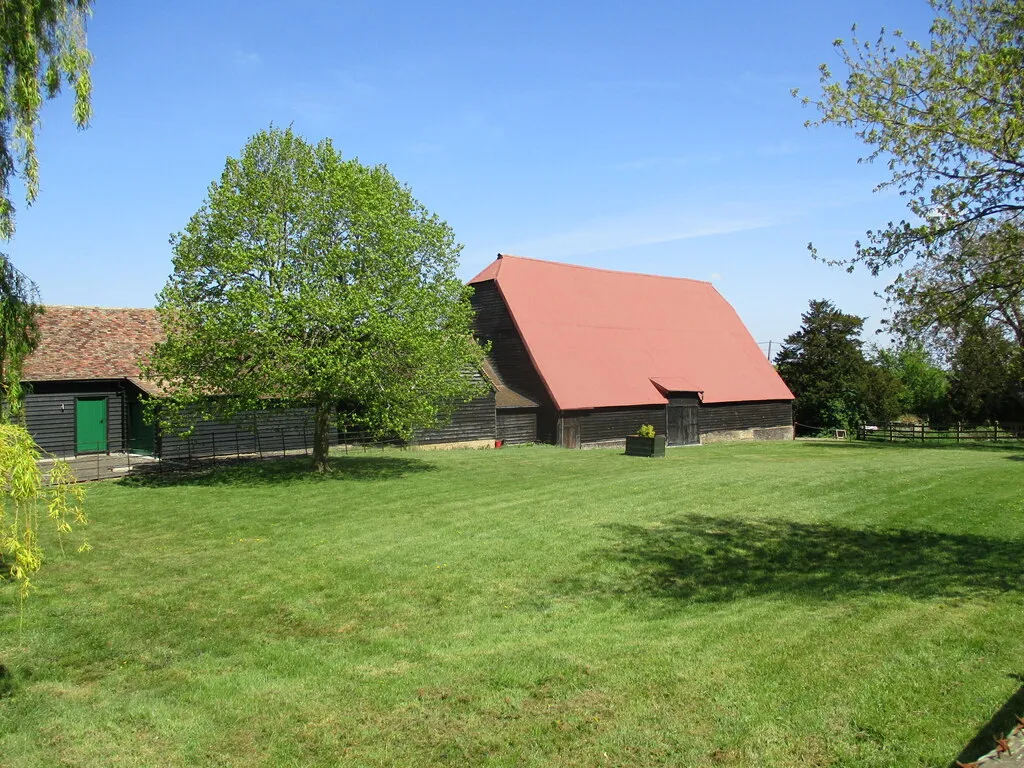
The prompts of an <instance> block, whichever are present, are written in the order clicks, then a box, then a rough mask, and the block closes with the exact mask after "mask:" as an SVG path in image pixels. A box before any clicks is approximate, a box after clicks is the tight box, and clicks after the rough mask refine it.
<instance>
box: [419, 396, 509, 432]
mask: <svg viewBox="0 0 1024 768" xmlns="http://www.w3.org/2000/svg"><path fill="white" fill-rule="evenodd" d="M494 413H495V410H494V391H493V390H492V391H491V392H489V393H488V394H487V395H485V396H484V397H478V398H476V399H475V400H470V401H469V402H468V403H462V404H460V405H459V407H458V408H456V409H455V413H453V414H452V418H451V421H450V422H449V423H448V424H446V425H445V426H443V427H437V428H436V429H424V430H417V431H416V432H414V433H413V439H412V443H413V444H414V445H440V444H443V443H463V442H472V441H474V440H492V441H493V440H494V439H495V435H496V427H495V418H494Z"/></svg>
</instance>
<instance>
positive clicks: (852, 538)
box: [602, 515, 1024, 603]
mask: <svg viewBox="0 0 1024 768" xmlns="http://www.w3.org/2000/svg"><path fill="white" fill-rule="evenodd" d="M610 528H611V529H612V531H613V532H614V533H615V534H616V535H617V538H618V541H617V542H616V543H615V544H614V545H613V546H612V547H611V548H610V549H608V550H606V552H605V555H606V556H607V557H608V558H610V559H611V560H613V561H614V562H617V563H619V564H620V565H624V566H626V567H624V568H621V569H615V571H614V573H615V576H614V577H613V578H612V580H611V581H610V582H609V580H608V578H607V576H608V574H606V575H605V578H604V580H603V581H602V590H603V591H610V592H611V593H613V594H618V595H621V596H624V597H631V596H637V595H640V596H646V597H655V598H663V599H664V598H669V599H675V600H678V601H680V602H686V603H722V602H728V601H733V600H741V599H746V598H751V597H760V596H768V595H786V596H796V597H801V598H807V599H815V600H829V599H832V598H838V597H843V596H847V595H858V594H870V593H889V594H898V595H904V596H907V597H912V598H930V597H964V596H970V595H978V594H982V593H989V594H996V593H1002V592H1008V591H1012V590H1020V589H1022V588H1024V558H1021V557H1020V551H1021V542H1019V541H1013V540H1009V541H1004V540H1001V539H996V538H989V537H985V536H977V535H973V534H949V533H936V532H933V531H921V530H906V529H897V530H892V529H882V528H862V529H855V528H843V527H840V526H836V525H832V524H826V523H798V522H792V521H788V520H736V519H732V518H717V517H710V516H703V515H687V516H684V517H679V518H676V519H672V520H668V521H665V522H662V523H660V524H657V525H654V526H650V527H644V526H637V525H613V526H610Z"/></svg>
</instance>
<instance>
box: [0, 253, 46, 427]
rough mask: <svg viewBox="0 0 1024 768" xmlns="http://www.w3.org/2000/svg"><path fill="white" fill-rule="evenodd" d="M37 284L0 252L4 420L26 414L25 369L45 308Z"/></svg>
mask: <svg viewBox="0 0 1024 768" xmlns="http://www.w3.org/2000/svg"><path fill="white" fill-rule="evenodd" d="M38 299H39V292H38V289H37V288H36V285H35V283H33V282H32V281H31V280H29V279H28V278H27V277H26V276H25V275H23V274H22V273H21V272H19V271H18V270H17V269H15V268H14V266H13V265H12V264H11V262H10V261H9V260H8V259H7V257H6V256H4V255H3V254H0V420H2V421H8V420H9V418H10V417H11V416H13V417H18V416H20V415H21V414H22V405H23V394H24V393H23V391H22V386H21V372H22V368H23V366H24V362H25V358H26V357H28V355H29V354H30V353H31V352H32V351H33V350H34V349H35V348H36V346H37V345H38V344H39V326H38V324H37V322H36V320H37V318H38V316H39V315H40V314H42V311H43V308H42V306H41V305H40V304H39V303H38Z"/></svg>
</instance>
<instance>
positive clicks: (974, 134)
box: [794, 0, 1024, 274]
mask: <svg viewBox="0 0 1024 768" xmlns="http://www.w3.org/2000/svg"><path fill="white" fill-rule="evenodd" d="M930 2H931V6H932V8H933V9H934V11H935V13H936V18H935V20H934V22H933V24H932V27H931V39H930V40H929V41H928V42H927V43H919V42H914V41H908V40H905V39H904V37H903V35H902V34H901V33H900V32H899V31H896V32H894V33H892V34H891V35H890V34H887V33H886V31H885V30H884V29H883V30H882V32H881V33H880V34H879V37H878V39H877V41H876V42H874V43H872V42H870V41H861V40H859V39H857V38H856V37H855V38H854V39H853V40H851V41H850V42H849V43H846V42H845V41H843V40H837V41H836V43H835V46H836V49H837V51H838V53H839V55H840V57H841V58H842V63H843V67H844V69H845V70H846V74H845V78H843V77H837V76H835V75H833V73H832V71H831V69H830V68H829V67H828V66H827V65H824V64H823V65H822V66H821V88H822V90H821V95H820V96H819V97H818V98H817V99H809V98H804V99H803V101H804V103H806V104H812V105H814V106H816V107H817V108H818V110H819V112H820V118H819V119H818V120H815V121H809V123H808V124H809V125H838V126H842V127H846V128H850V129H852V130H853V131H854V132H855V133H856V135H857V136H858V138H860V139H861V140H863V141H864V143H865V144H867V145H868V146H869V147H871V152H870V153H869V154H868V155H867V157H866V158H864V159H865V160H866V161H872V160H875V159H878V158H885V159H887V167H888V170H889V171H890V173H891V176H890V178H889V179H888V180H885V181H883V182H882V183H880V184H879V185H878V189H887V188H894V189H897V190H899V192H900V194H901V195H903V196H904V197H906V199H907V204H908V208H909V211H910V213H911V214H912V220H911V221H900V222H896V223H892V222H890V223H889V224H888V225H886V226H885V227H884V228H882V229H879V230H877V231H870V232H868V233H867V236H866V242H864V243H858V244H857V255H856V257H855V258H854V259H853V260H852V261H851V262H847V266H848V267H849V268H850V269H852V268H853V266H854V265H856V264H863V265H865V266H867V267H868V268H869V269H870V270H871V271H872V272H873V273H875V274H877V273H878V272H879V271H880V270H881V269H884V268H886V267H889V266H891V265H894V264H899V263H901V262H902V261H904V260H905V259H907V258H921V259H923V261H924V263H925V264H926V265H928V264H929V263H931V262H938V263H942V261H943V260H944V259H946V258H947V257H950V256H951V255H952V256H954V258H955V253H956V250H957V247H956V243H957V239H958V238H960V237H962V234H963V233H964V232H965V231H969V230H970V229H971V228H972V227H973V226H974V224H975V222H980V221H987V220H995V221H999V220H1007V219H1009V220H1014V221H1016V220H1018V219H1019V217H1020V215H1021V214H1022V213H1024V195H1022V193H1021V190H1022V189H1024V141H1022V138H1024V80H1022V78H1021V76H1020V73H1021V71H1022V70H1024V4H1021V3H1020V2H1017V1H1016V0H930ZM794 95H797V94H796V93H795V92H794Z"/></svg>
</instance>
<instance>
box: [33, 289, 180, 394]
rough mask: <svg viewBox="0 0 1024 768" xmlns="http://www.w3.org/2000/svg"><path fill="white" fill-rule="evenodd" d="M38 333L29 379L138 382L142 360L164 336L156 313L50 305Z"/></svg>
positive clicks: (44, 313) (152, 310) (46, 308)
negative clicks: (129, 379) (37, 345)
mask: <svg viewBox="0 0 1024 768" xmlns="http://www.w3.org/2000/svg"><path fill="white" fill-rule="evenodd" d="M39 330H40V336H41V339H40V342H39V347H38V349H36V351H35V352H33V353H32V354H31V355H30V356H29V357H28V359H27V360H26V361H25V369H24V371H23V373H22V378H23V379H24V380H25V381H67V380H71V379H127V378H131V379H136V380H138V379H139V364H138V362H139V360H140V359H143V358H145V356H146V355H148V354H149V352H150V350H151V349H152V348H153V345H154V344H156V343H157V342H158V341H162V340H163V338H164V334H163V329H162V327H161V325H160V318H159V316H158V315H157V313H156V310H155V309H109V308H106V307H65V306H47V307H45V309H44V312H43V314H42V315H41V316H40V317H39ZM140 386H142V387H143V388H144V389H146V388H147V387H148V385H145V383H144V382H143V383H142V384H140Z"/></svg>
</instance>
